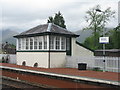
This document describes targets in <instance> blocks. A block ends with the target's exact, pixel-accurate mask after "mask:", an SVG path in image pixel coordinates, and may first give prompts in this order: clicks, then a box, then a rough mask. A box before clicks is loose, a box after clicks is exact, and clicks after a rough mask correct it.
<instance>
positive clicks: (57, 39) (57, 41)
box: [55, 37, 60, 49]
mask: <svg viewBox="0 0 120 90" xmlns="http://www.w3.org/2000/svg"><path fill="white" fill-rule="evenodd" d="M55 44H56V49H60V37H56V41H55Z"/></svg>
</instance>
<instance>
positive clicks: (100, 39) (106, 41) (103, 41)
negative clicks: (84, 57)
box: [99, 37, 109, 44]
mask: <svg viewBox="0 0 120 90" xmlns="http://www.w3.org/2000/svg"><path fill="white" fill-rule="evenodd" d="M99 43H102V44H106V43H109V37H100V38H99Z"/></svg>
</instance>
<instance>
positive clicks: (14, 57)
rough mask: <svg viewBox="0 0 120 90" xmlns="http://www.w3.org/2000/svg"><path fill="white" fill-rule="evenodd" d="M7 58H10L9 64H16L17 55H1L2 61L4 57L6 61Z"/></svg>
mask: <svg viewBox="0 0 120 90" xmlns="http://www.w3.org/2000/svg"><path fill="white" fill-rule="evenodd" d="M7 56H9V62H8V63H11V64H16V54H0V61H2V58H3V57H4V59H6V58H7Z"/></svg>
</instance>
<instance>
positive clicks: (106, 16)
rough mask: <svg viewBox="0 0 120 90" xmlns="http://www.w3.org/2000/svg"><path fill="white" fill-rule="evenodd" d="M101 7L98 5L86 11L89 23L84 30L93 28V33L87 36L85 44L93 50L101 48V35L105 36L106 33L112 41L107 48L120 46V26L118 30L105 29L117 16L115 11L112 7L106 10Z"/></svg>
mask: <svg viewBox="0 0 120 90" xmlns="http://www.w3.org/2000/svg"><path fill="white" fill-rule="evenodd" d="M100 9H101V7H100V6H99V5H97V6H95V7H94V8H92V9H90V10H88V11H87V12H86V17H85V19H86V21H87V22H88V24H89V25H88V26H87V27H86V28H84V29H83V30H92V31H93V33H92V35H91V36H90V37H88V38H86V40H85V41H84V45H85V46H87V47H89V48H91V49H93V50H96V49H101V48H102V44H99V37H101V36H103V34H104V35H105V36H109V37H110V43H109V44H107V45H106V48H108V49H109V48H119V46H118V43H119V42H118V38H120V37H119V34H120V30H119V29H120V28H118V27H116V28H117V29H116V28H115V29H116V30H115V29H113V30H110V31H109V32H106V31H105V26H106V24H107V23H108V22H109V21H110V19H111V18H114V17H115V12H114V11H111V8H110V7H109V8H107V9H106V10H104V11H101V10H100ZM103 32H105V33H103Z"/></svg>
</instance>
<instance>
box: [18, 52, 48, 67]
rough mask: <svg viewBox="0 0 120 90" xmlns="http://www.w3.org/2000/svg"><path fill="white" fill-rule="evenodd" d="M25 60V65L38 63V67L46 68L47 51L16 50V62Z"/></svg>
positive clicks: (19, 62) (20, 62) (20, 63)
mask: <svg viewBox="0 0 120 90" xmlns="http://www.w3.org/2000/svg"><path fill="white" fill-rule="evenodd" d="M23 61H25V62H26V66H31V67H33V65H34V64H35V63H38V67H43V68H48V52H17V64H18V65H22V62H23Z"/></svg>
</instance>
